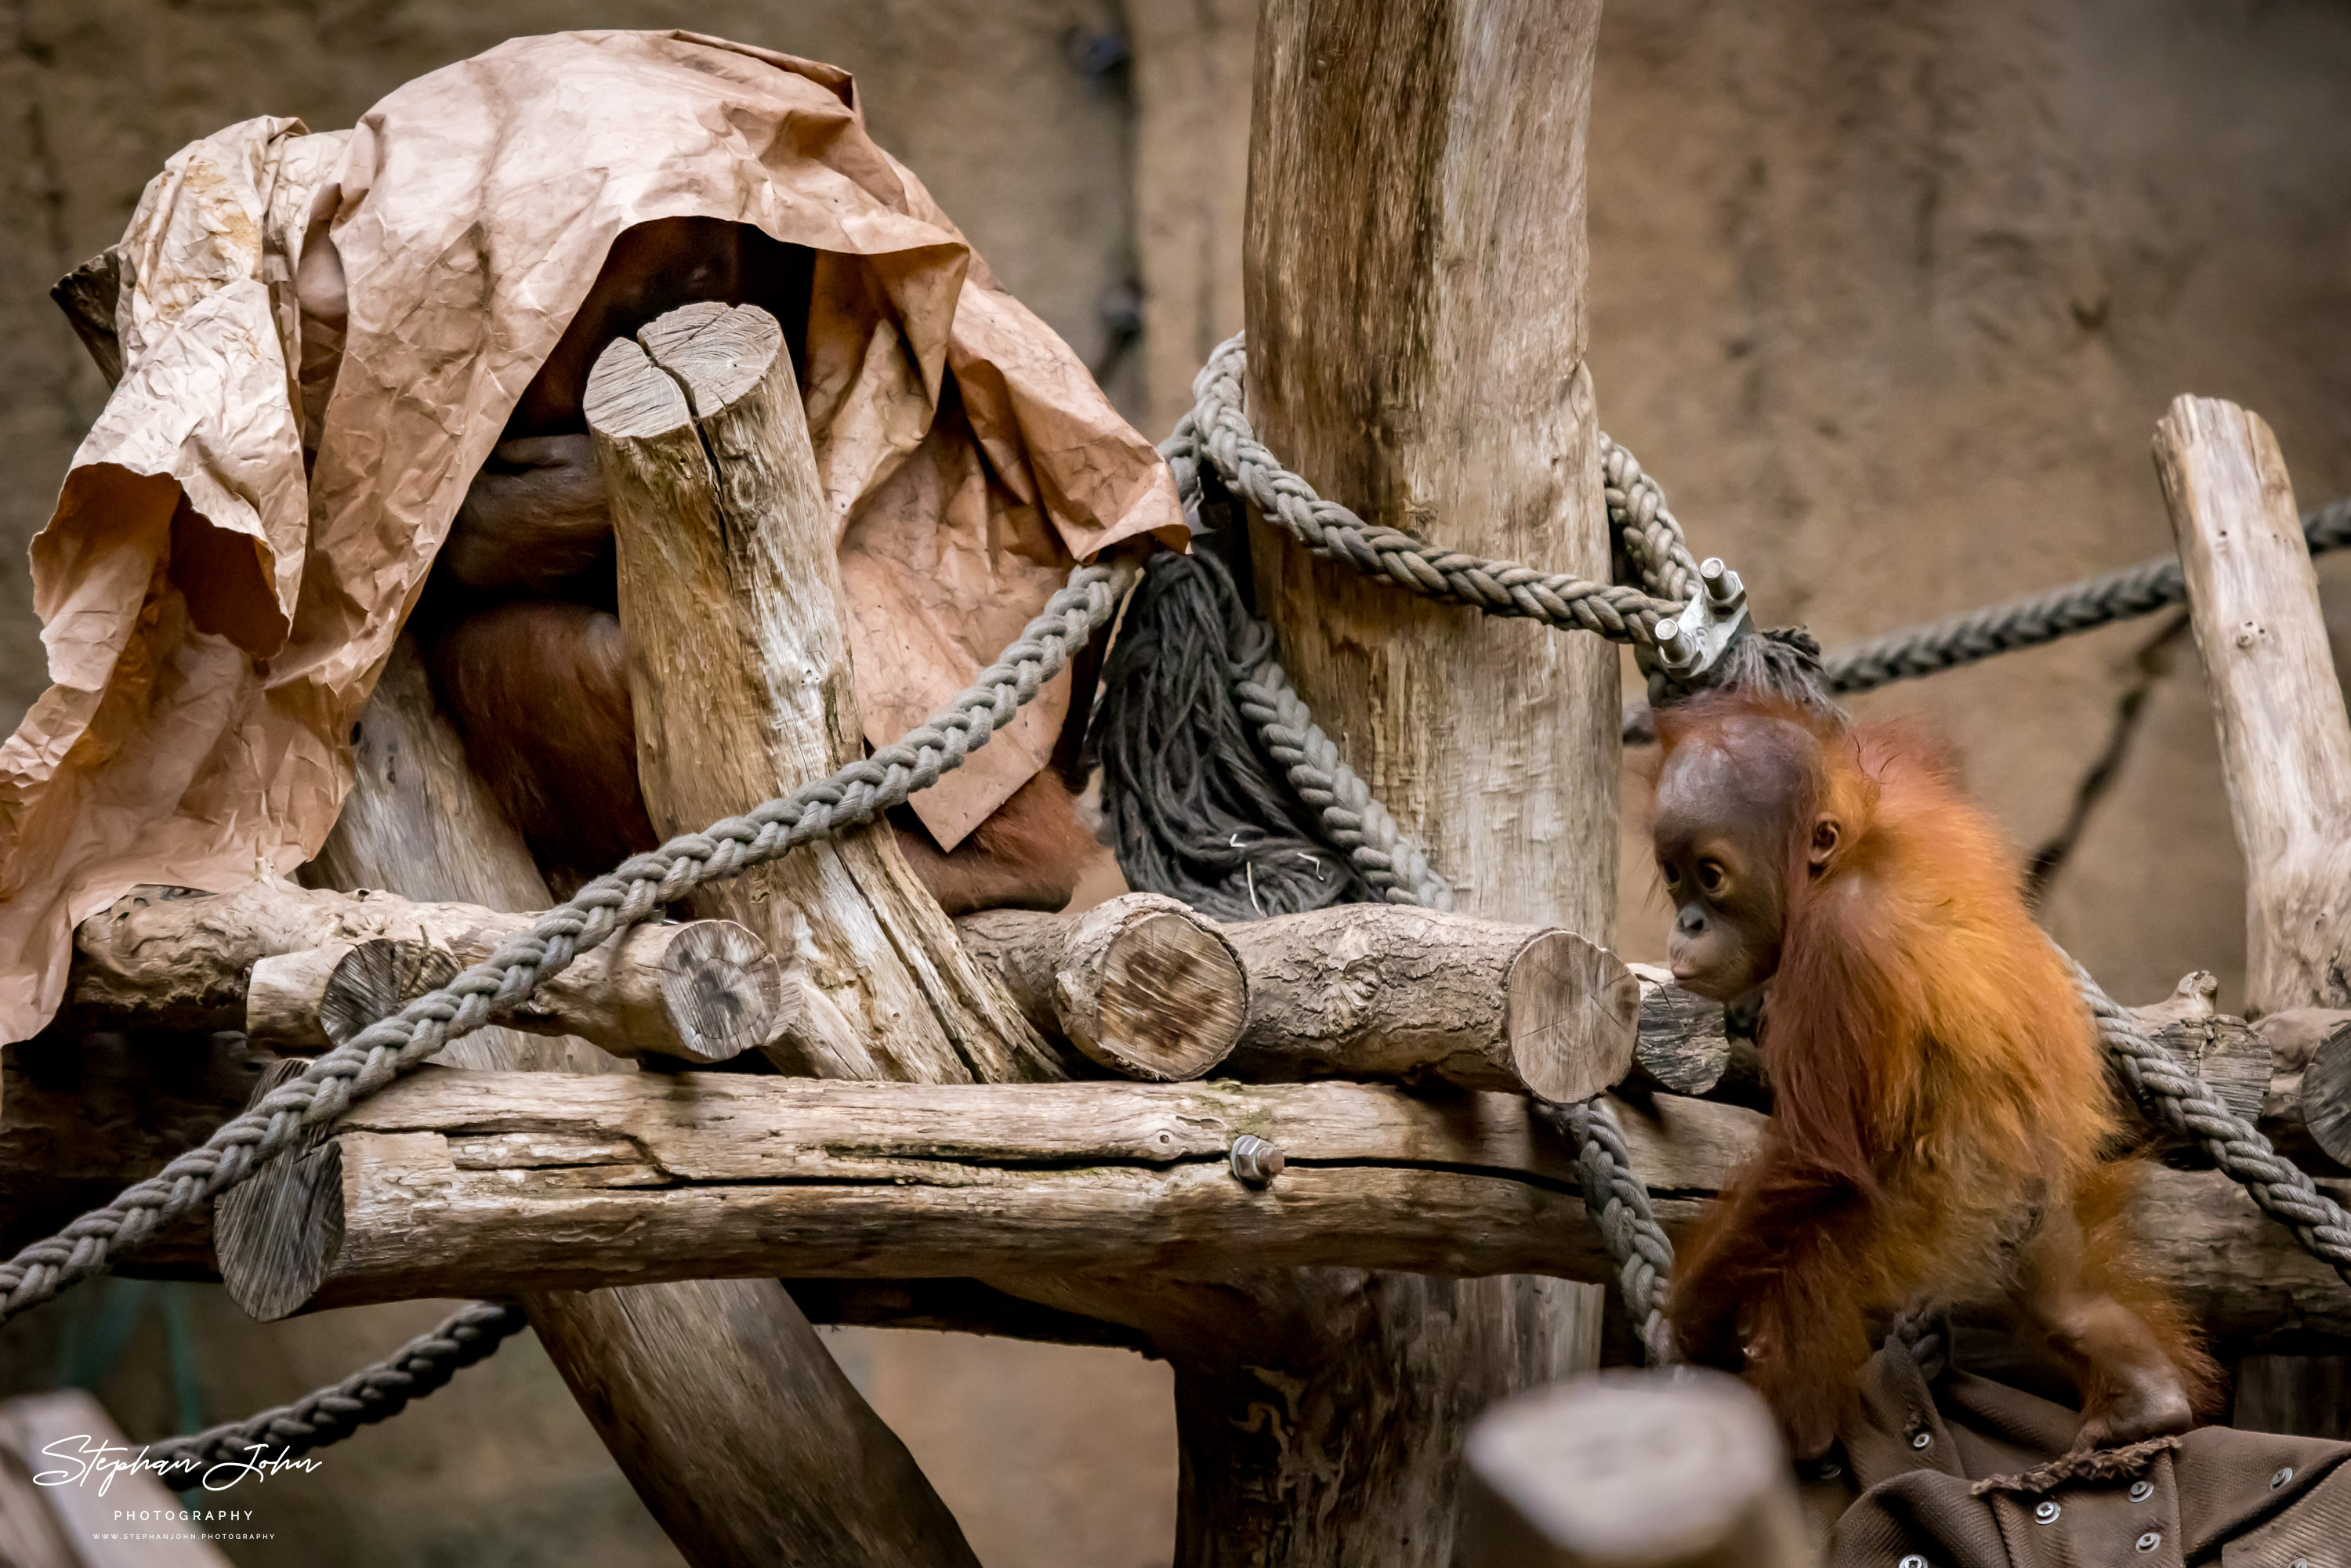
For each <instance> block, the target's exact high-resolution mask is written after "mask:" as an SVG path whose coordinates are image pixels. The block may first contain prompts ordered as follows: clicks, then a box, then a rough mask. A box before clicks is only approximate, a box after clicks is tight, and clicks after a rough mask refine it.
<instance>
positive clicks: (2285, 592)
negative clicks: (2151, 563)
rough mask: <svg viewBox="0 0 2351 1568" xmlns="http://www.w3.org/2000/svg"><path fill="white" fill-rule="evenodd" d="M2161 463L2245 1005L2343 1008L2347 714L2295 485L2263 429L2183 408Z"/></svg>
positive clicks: (2220, 412)
mask: <svg viewBox="0 0 2351 1568" xmlns="http://www.w3.org/2000/svg"><path fill="white" fill-rule="evenodd" d="M2155 464H2156V472H2157V475H2158V477H2159V478H2160V479H2161V480H2162V483H2163V494H2164V499H2165V501H2166V503H2167V504H2168V507H2170V511H2171V527H2172V533H2173V535H2174V536H2175V538H2177V539H2178V541H2179V559H2180V564H2181V565H2182V566H2183V567H2184V568H2185V569H2186V570H2187V576H2188V607H2189V619H2190V622H2192V624H2193V625H2194V628H2195V632H2196V646H2197V650H2198V652H2199V653H2201V654H2202V655H2203V659H2204V669H2205V674H2206V675H2207V677H2208V682H2207V689H2208V690H2209V691H2210V694H2211V699H2212V715H2213V718H2214V721H2215V723H2216V724H2217V726H2218V727H2219V729H2220V758H2221V766H2222V768H2223V772H2224V775H2225V778H2226V779H2227V783H2228V788H2229V805H2230V810H2231V815H2232V816H2233V817H2234V819H2235V821H2236V828H2237V842H2238V844H2239V846H2240V847H2241V849H2242V850H2243V852H2244V856H2245V873H2246V898H2245V904H2246V914H2245V941H2246V974H2245V995H2246V1009H2247V1011H2248V1012H2249V1013H2252V1014H2256V1015H2258V1014H2260V1013H2262V1012H2268V1011H2271V1010H2273V1009H2284V1008H2302V1007H2329V1008H2340V1007H2345V1006H2351V980H2347V979H2346V962H2351V958H2346V948H2351V924H2346V913H2351V905H2346V902H2345V900H2344V898H2343V889H2344V888H2345V887H2346V886H2351V832H2346V824H2351V716H2346V713H2345V710H2344V704H2343V691H2342V688H2341V687H2340V686H2339V685H2337V684H2336V682H2335V665H2334V661H2333V658H2332V656H2331V655H2330V653H2329V651H2328V646H2327V639H2326V622H2325V614H2324V613H2323V612H2322V611H2321V609H2320V607H2319V601H2318V580H2317V576H2316V574H2315V573H2314V571H2313V570H2312V569H2311V564H2310V550H2309V547H2308V544H2307V543H2306V541H2305V540H2304V538H2303V532H2302V522H2301V518H2300V517H2299V515H2298V514H2297V512H2296V511H2295V509H2294V486H2293V484H2292V482H2291V481H2290V480H2289V479H2288V478H2287V476H2286V470H2285V460H2284V458H2283V456H2281V455H2279V452H2278V445H2277V438H2276V437H2275V436H2274V435H2273V434H2271V433H2270V428H2269V426H2268V425H2266V424H2264V423H2262V421H2261V419H2260V418H2259V417H2258V416H2256V415H2254V414H2252V413H2248V412H2246V411H2245V410H2243V409H2241V408H2238V407H2236V406H2235V405H2233V404H2231V403H2226V402H2216V401H2214V400H2212V399H2210V398H2195V397H2182V398H2179V399H2176V400H2175V401H2174V402H2172V405H2171V409H2170V412H2169V413H2167V414H2165V415H2164V418H2163V421H2162V423H2160V424H2158V426H2157V427H2156V435H2155Z"/></svg>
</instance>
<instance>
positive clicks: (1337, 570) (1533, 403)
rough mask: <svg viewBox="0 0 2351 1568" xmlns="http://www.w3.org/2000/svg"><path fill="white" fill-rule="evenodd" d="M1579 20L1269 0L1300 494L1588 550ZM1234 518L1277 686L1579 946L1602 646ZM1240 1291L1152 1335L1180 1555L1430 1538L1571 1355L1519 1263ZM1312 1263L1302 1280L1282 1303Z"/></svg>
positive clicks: (1594, 496) (1411, 1) (1424, 831)
mask: <svg viewBox="0 0 2351 1568" xmlns="http://www.w3.org/2000/svg"><path fill="white" fill-rule="evenodd" d="M1599 17H1600V6H1599V4H1598V0H1270V3H1269V4H1267V5H1265V6H1264V7H1263V9H1262V11H1261V14H1260V16H1259V26H1258V54H1257V72H1256V82H1255V95H1254V101H1253V104H1252V113H1251V124H1250V135H1249V217H1248V222H1247V225H1246V226H1245V231H1244V239H1243V247H1242V277H1243V283H1242V292H1243V297H1244V306H1245V311H1246V316H1247V320H1248V327H1249V389H1248V390H1249V408H1250V412H1251V415H1252V417H1253V418H1254V419H1255V421H1256V423H1257V429H1258V434H1259V435H1260V436H1261V437H1263V439H1264V441H1265V443H1266V444H1267V445H1268V446H1269V447H1270V448H1271V449H1272V450H1273V451H1274V452H1276V453H1278V454H1280V456H1281V458H1282V460H1283V461H1284V462H1285V463H1286V464H1288V465H1290V467H1291V468H1292V469H1294V470H1296V471H1297V472H1298V473H1299V474H1301V475H1302V476H1304V477H1305V478H1306V479H1307V480H1308V481H1309V482H1310V483H1311V484H1312V485H1314V486H1316V487H1317V488H1318V489H1319V490H1321V491H1322V494H1323V495H1325V496H1329V497H1334V498H1336V499H1339V500H1341V501H1343V502H1345V503H1346V504H1348V505H1349V506H1352V507H1354V508H1356V509H1357V510H1358V511H1359V512H1361V513H1363V514H1364V516H1365V517H1370V518H1372V519H1373V520H1374V521H1378V522H1386V523H1395V524H1400V525H1402V526H1404V527H1406V528H1413V529H1415V530H1416V531H1418V532H1422V533H1425V534H1428V535H1432V536H1434V537H1437V538H1441V539H1443V540H1444V542H1445V543H1446V544H1447V545H1449V546H1451V547H1454V548H1456V549H1464V550H1473V551H1477V552H1479V553H1482V554H1487V555H1492V556H1500V557H1508V558H1510V559H1518V560H1523V561H1533V562H1539V563H1541V565H1542V566H1544V567H1546V568H1550V569H1552V570H1564V571H1574V572H1579V573H1582V574H1583V575H1585V576H1589V577H1593V578H1603V579H1604V578H1605V577H1606V575H1607V573H1608V570H1609V564H1608V556H1609V552H1608V533H1607V526H1606V517H1605V510H1604V505H1603V500H1602V496H1601V488H1600V482H1599V473H1600V451H1599V432H1598V425H1597V423H1596V420H1595V417H1594V413H1593V397H1592V384H1591V380H1590V377H1589V375H1588V374H1587V372H1586V371H1585V369H1584V366H1583V354H1584V345H1585V312H1584V299H1583V284H1584V277H1585V270H1586V254H1587V253H1586V250H1585V244H1584V232H1583V214H1584V206H1583V200H1584V198H1583V189H1584V184H1583V133H1584V125H1585V121H1586V119H1587V117H1588V113H1589V109H1590V101H1591V81H1592V60H1593V46H1594V44H1595V42H1596V39H1597V36H1598V31H1599ZM1531 190H1540V191H1541V192H1542V193H1543V199H1541V201H1529V200H1528V199H1527V193H1528V192H1529V191H1531ZM1365 193H1377V195H1376V199H1370V200H1367V199H1366V198H1365ZM1251 549H1252V551H1253V554H1254V566H1253V571H1254V576H1255V580H1256V587H1257V602H1258V609H1259V613H1260V614H1262V615H1263V616H1264V617H1265V618H1266V619H1267V621H1268V622H1270V623H1271V625H1272V628H1273V631H1274V633H1275V635H1276V637H1277V638H1278V639H1279V641H1280V645H1281V653H1282V662H1283V664H1284V665H1285V667H1286V668H1287V669H1288V670H1289V672H1290V676H1291V678H1292V680H1293V681H1295V683H1296V684H1297V686H1298V689H1299V692H1300V695H1301V696H1302V697H1303V698H1304V699H1305V701H1306V703H1307V705H1308V706H1310V707H1311V708H1312V709H1313V710H1314V712H1315V713H1316V715H1317V716H1319V717H1320V719H1321V721H1322V727H1323V728H1324V729H1326V730H1328V731H1329V732H1330V733H1331V734H1332V735H1333V736H1335V737H1339V741H1340V744H1341V746H1342V747H1343V748H1344V749H1345V751H1346V753H1347V757H1348V760H1349V761H1350V762H1351V763H1352V765H1353V767H1354V768H1356V769H1357V771H1359V772H1360V773H1361V774H1362V775H1363V776H1364V780H1365V782H1366V783H1367V784H1368V785H1369V786H1370V789H1371V792H1372V794H1373V795H1374V796H1375V797H1377V798H1378V799H1379V800H1381V801H1382V802H1383V803H1384V804H1385V805H1386V807H1387V808H1388V810H1390V811H1392V812H1393V813H1394V814H1395V818H1396V820H1397V821H1398V822H1399V823H1401V824H1402V825H1403V827H1404V829H1405V831H1407V832H1409V833H1411V834H1413V835H1414V836H1415V837H1416V838H1417V839H1418V840H1419V841H1420V842H1421V843H1423V844H1425V845H1426V847H1427V849H1428V851H1429V853H1430V856H1431V858H1432V859H1433V861H1434V862H1435V863H1436V865H1437V869H1438V870H1439V871H1441V872H1442V873H1444V874H1445V875H1446V876H1447V878H1448V879H1450V881H1451V882H1452V883H1453V885H1454V888H1455V891H1456V895H1457V901H1458V908H1460V909H1461V910H1462V911H1463V912H1464V913H1466V914H1470V915H1479V916H1481V917H1483V918H1485V919H1489V920H1510V921H1516V922H1518V923H1520V924H1521V925H1543V926H1557V927H1560V928H1562V929H1563V930H1568V931H1574V932H1580V933H1582V934H1583V935H1584V936H1587V937H1588V938H1589V939H1591V940H1593V941H1594V942H1597V943H1601V944H1605V943H1606V942H1607V941H1608V940H1609V936H1610V923H1611V921H1612V920H1613V918H1614V911H1615V907H1616V881H1615V865H1616V851H1617V810H1616V785H1617V770H1618V758H1617V751H1618V738H1617V737H1618V729H1619V724H1620V719H1619V715H1618V694H1617V685H1618V674H1617V657H1618V655H1617V652H1616V650H1615V649H1614V648H1613V647H1611V646H1609V645H1608V644H1607V643H1604V642H1602V641H1601V640H1599V639H1598V638H1594V637H1584V636H1575V635H1562V634H1561V633H1558V632H1552V631H1550V630H1548V629H1545V628H1541V627H1537V626H1532V625H1530V624H1527V623H1526V622H1512V621H1499V620H1495V619H1492V618H1489V617H1483V616H1479V615H1478V614H1476V613H1474V612H1468V611H1465V610H1463V609H1461V608H1459V607H1457V606H1449V605H1437V604H1432V603H1429V602H1427V601H1424V600H1420V599H1417V598H1416V597H1414V596H1411V595H1409V594H1405V593H1403V592H1401V591H1397V590H1396V589H1395V588H1392V587H1387V586H1383V585H1381V584H1379V583H1375V582H1374V581H1372V580H1369V579H1367V578H1364V577H1362V576H1359V575H1357V574H1356V573H1355V572H1354V571H1353V570H1352V569H1350V568H1348V567H1345V566H1342V565H1339V564H1336V563H1333V562H1327V561H1315V560H1312V559H1310V558H1309V557H1308V556H1307V555H1306V554H1305V552H1304V551H1303V550H1302V549H1300V548H1299V547H1298V546H1296V545H1295V544H1293V543H1291V542H1290V541H1289V540H1288V539H1287V538H1286V537H1278V536H1277V534H1276V533H1275V532H1274V531H1273V530H1270V529H1269V528H1263V527H1258V528H1253V529H1252V530H1251ZM1277 1186H1279V1184H1277ZM1266 1290H1267V1294H1266V1296H1265V1299H1266V1300H1268V1301H1288V1302H1290V1303H1292V1305H1291V1306H1290V1307H1285V1308H1284V1309H1282V1311H1281V1312H1280V1313H1279V1314H1277V1315H1276V1316H1274V1317H1271V1318H1270V1319H1269V1326H1270V1328H1272V1329H1275V1330H1278V1331H1279V1333H1280V1339H1279V1340H1277V1339H1276V1337H1275V1335H1274V1334H1273V1333H1268V1334H1266V1335H1261V1336H1250V1335H1248V1334H1245V1333H1239V1334H1235V1335H1233V1336H1230V1337H1229V1338H1228V1341H1227V1342H1226V1344H1227V1345H1228V1347H1229V1351H1228V1352H1225V1351H1219V1352H1218V1353H1217V1354H1208V1355H1205V1356H1202V1357H1198V1358H1178V1359H1176V1361H1175V1368H1176V1385H1177V1398H1176V1405H1177V1411H1178V1416H1179V1419H1178V1427H1179V1431H1180V1435H1181V1441H1182V1444H1183V1448H1184V1469H1183V1474H1184V1478H1185V1479H1184V1486H1183V1493H1182V1500H1181V1502H1180V1504H1179V1522H1178V1524H1177V1529H1176V1552H1175V1561H1176V1563H1178V1564H1180V1565H1181V1568H1208V1565H1210V1564H1223V1563H1236V1564H1238V1563H1260V1562H1266V1561H1280V1562H1283V1563H1288V1564H1291V1565H1292V1568H1309V1565H1320V1564H1336V1563H1346V1564H1348V1565H1349V1568H1390V1565H1396V1568H1402V1565H1405V1564H1411V1565H1416V1568H1417V1565H1420V1564H1430V1565H1435V1564H1443V1563H1449V1562H1450V1561H1451V1559H1452V1556H1453V1543H1454V1538H1455V1534H1456V1512H1457V1506H1456V1505H1457V1499H1458V1490H1457V1489H1458V1482H1457V1477H1458V1469H1459V1455H1460V1446H1461V1440H1462V1436H1463V1432H1464V1429H1465V1427H1466V1423H1467V1420H1468V1413H1469V1412H1471V1411H1475V1410H1478V1409H1479V1408H1482V1407H1483V1406H1486V1405H1488V1404H1489V1403H1491V1402H1492V1401H1493V1400H1495V1399H1496V1398H1499V1397H1500V1396H1505V1395H1508V1394H1510V1393H1511V1392H1514V1391H1515V1390H1517V1389H1519V1388H1522V1387H1527V1386H1531V1385H1533V1384H1536V1383H1541V1382H1548V1381H1550V1380H1552V1379H1553V1378H1555V1377H1558V1376H1560V1375H1562V1373H1564V1372H1566V1371H1569V1370H1573V1367H1572V1365H1571V1364H1570V1363H1571V1362H1572V1361H1573V1358H1574V1357H1575V1356H1578V1355H1580V1354H1583V1353H1582V1350H1581V1348H1580V1346H1579V1345H1576V1344H1572V1343H1571V1342H1570V1340H1569V1339H1568V1338H1567V1337H1566V1336H1565V1333H1564V1330H1565V1328H1566V1326H1567V1322H1568V1319H1569V1318H1571V1317H1573V1314H1572V1313H1562V1312H1559V1311H1558V1310H1557V1308H1556V1297H1555V1295H1553V1294H1551V1293H1547V1292H1546V1291H1544V1290H1542V1289H1541V1288H1539V1287H1537V1286H1535V1285H1533V1284H1531V1283H1529V1282H1520V1281H1492V1282H1480V1283H1475V1284H1467V1285H1451V1284H1446V1283H1442V1282H1439V1281H1432V1280H1427V1279H1425V1278H1424V1279H1390V1280H1373V1281H1362V1280H1353V1279H1325V1280H1309V1281H1271V1282H1269V1283H1268V1285H1267V1287H1266ZM1310 1290H1311V1291H1322V1292H1325V1293H1326V1295H1327V1298H1328V1299H1327V1301H1326V1307H1327V1309H1328V1310H1323V1311H1317V1310H1316V1309H1314V1308H1313V1307H1312V1306H1311V1305H1298V1304H1297V1303H1298V1302H1299V1300H1300V1296H1299V1292H1300V1291H1310ZM1277 1377H1292V1378H1295V1379H1296V1380H1297V1382H1296V1385H1295V1387H1296V1388H1297V1389H1298V1390H1299V1392H1297V1393H1296V1394H1295V1395H1294V1396H1290V1397H1287V1398H1285V1399H1284V1400H1283V1402H1282V1403H1281V1405H1280V1406H1278V1407H1279V1408H1280V1409H1281V1410H1282V1411H1283V1412H1284V1415H1285V1417H1287V1418H1275V1419H1270V1420H1266V1419H1254V1418H1250V1417H1249V1416H1245V1415H1244V1412H1247V1411H1249V1410H1252V1409H1256V1408H1259V1407H1261V1404H1260V1402H1261V1401H1262V1399H1263V1398H1264V1391H1265V1389H1266V1388H1267V1386H1268V1385H1269V1384H1270V1382H1271V1381H1272V1380H1273V1379H1275V1378H1277ZM1340 1388H1343V1389H1345V1390H1346V1393H1345V1396H1344V1397H1339V1396H1336V1395H1335V1394H1332V1390H1336V1389H1340Z"/></svg>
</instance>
